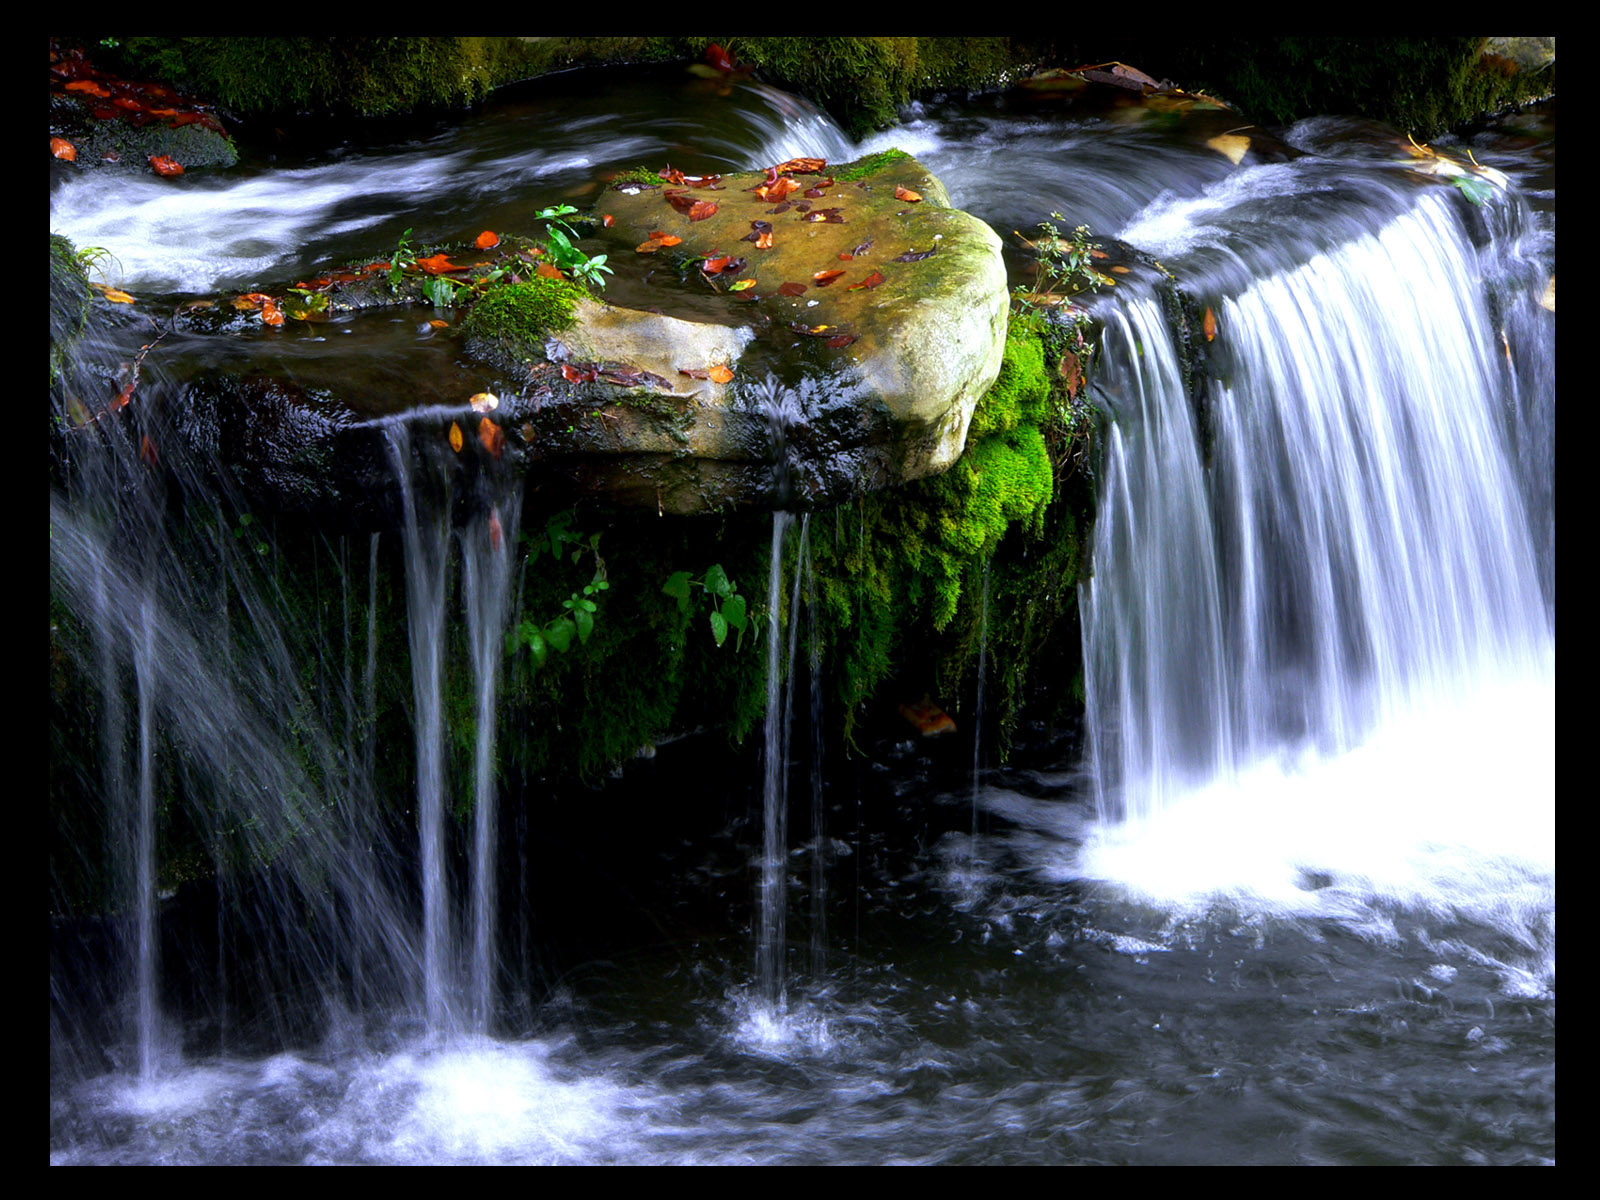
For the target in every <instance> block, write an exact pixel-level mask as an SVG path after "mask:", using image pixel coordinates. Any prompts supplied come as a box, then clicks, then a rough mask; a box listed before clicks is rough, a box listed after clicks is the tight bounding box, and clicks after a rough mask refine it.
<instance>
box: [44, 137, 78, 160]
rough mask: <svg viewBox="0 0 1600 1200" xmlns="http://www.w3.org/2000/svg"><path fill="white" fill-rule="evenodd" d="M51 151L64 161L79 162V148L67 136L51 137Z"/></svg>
mask: <svg viewBox="0 0 1600 1200" xmlns="http://www.w3.org/2000/svg"><path fill="white" fill-rule="evenodd" d="M50 153H51V154H53V155H55V157H57V158H59V159H60V160H61V161H62V162H77V161H78V150H77V147H75V146H74V145H73V144H72V143H71V142H69V141H67V139H66V138H58V137H53V138H51V139H50Z"/></svg>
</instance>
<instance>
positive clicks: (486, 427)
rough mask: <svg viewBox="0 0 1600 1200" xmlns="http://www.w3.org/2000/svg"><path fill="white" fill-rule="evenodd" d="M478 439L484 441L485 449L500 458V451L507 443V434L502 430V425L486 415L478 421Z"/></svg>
mask: <svg viewBox="0 0 1600 1200" xmlns="http://www.w3.org/2000/svg"><path fill="white" fill-rule="evenodd" d="M478 440H479V441H480V442H482V443H483V448H484V449H485V450H487V451H488V452H489V453H490V454H492V455H494V456H495V457H496V458H499V457H500V451H501V450H502V449H503V448H504V447H505V444H506V435H505V434H504V433H503V432H502V431H501V429H500V426H498V425H496V424H495V423H494V422H493V421H491V420H489V418H488V417H485V418H483V420H481V421H479V422H478Z"/></svg>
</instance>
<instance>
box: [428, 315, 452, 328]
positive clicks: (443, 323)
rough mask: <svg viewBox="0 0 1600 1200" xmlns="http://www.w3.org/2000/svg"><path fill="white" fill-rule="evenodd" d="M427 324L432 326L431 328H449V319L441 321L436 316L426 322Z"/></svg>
mask: <svg viewBox="0 0 1600 1200" xmlns="http://www.w3.org/2000/svg"><path fill="white" fill-rule="evenodd" d="M428 326H429V327H430V328H432V329H449V328H450V322H449V321H441V320H439V319H438V318H437V317H436V318H434V319H433V320H432V321H429V322H428Z"/></svg>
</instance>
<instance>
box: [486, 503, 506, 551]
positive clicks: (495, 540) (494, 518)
mask: <svg viewBox="0 0 1600 1200" xmlns="http://www.w3.org/2000/svg"><path fill="white" fill-rule="evenodd" d="M503 538H504V535H503V534H502V533H501V530H500V510H499V509H498V508H491V509H490V510H489V549H490V550H492V551H494V552H495V553H496V554H498V553H500V543H501V541H502V540H503Z"/></svg>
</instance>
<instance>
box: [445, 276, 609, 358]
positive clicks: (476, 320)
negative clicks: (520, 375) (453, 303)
mask: <svg viewBox="0 0 1600 1200" xmlns="http://www.w3.org/2000/svg"><path fill="white" fill-rule="evenodd" d="M588 299H592V297H591V296H590V295H589V292H588V290H587V289H586V288H584V287H583V286H581V285H580V284H576V283H572V282H570V281H568V280H565V279H551V278H549V277H548V276H544V275H536V276H534V277H533V278H532V279H529V280H527V281H526V282H523V283H508V284H505V285H504V286H502V287H497V288H493V289H491V290H490V291H488V292H486V293H485V294H484V296H483V298H482V299H481V300H479V301H478V302H477V303H476V304H474V305H473V306H472V310H471V311H470V312H469V313H468V314H467V316H466V319H465V320H464V321H463V322H462V326H461V327H462V329H463V330H464V331H465V332H466V333H468V334H469V335H475V336H478V337H483V338H487V339H490V340H497V341H499V342H500V343H501V344H502V345H503V346H504V347H506V348H507V349H508V350H509V351H510V352H511V353H513V354H520V355H521V357H524V358H525V357H527V355H528V354H531V353H533V352H534V351H535V350H537V349H538V348H539V347H541V346H542V345H543V343H544V339H545V335H546V334H547V333H548V332H549V331H550V330H553V329H565V328H567V327H568V326H569V325H571V324H572V322H573V310H574V308H575V307H576V306H577V303H578V301H579V300H588Z"/></svg>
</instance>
